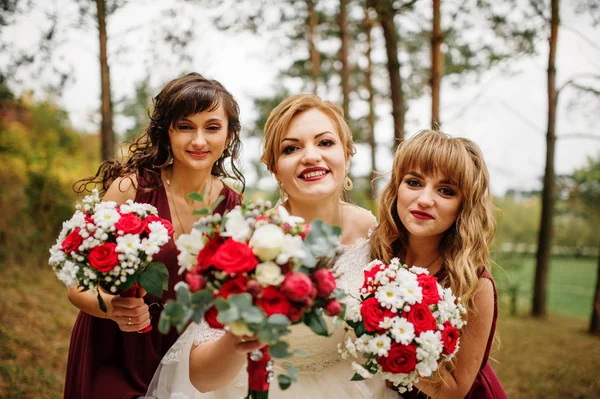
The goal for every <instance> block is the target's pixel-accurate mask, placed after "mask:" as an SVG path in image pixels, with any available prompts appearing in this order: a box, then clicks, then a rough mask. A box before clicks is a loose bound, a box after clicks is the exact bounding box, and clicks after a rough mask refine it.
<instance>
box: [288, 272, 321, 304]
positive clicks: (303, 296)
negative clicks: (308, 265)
mask: <svg viewBox="0 0 600 399" xmlns="http://www.w3.org/2000/svg"><path fill="white" fill-rule="evenodd" d="M281 291H282V292H283V293H284V294H285V295H286V296H287V297H288V298H289V299H290V300H291V301H294V302H305V301H306V300H307V299H310V297H311V296H312V293H313V292H315V293H316V289H315V287H314V285H313V282H312V280H311V279H310V277H308V276H307V275H306V274H304V273H289V274H288V275H287V276H286V277H285V280H283V283H282V284H281ZM313 299H314V297H313Z"/></svg>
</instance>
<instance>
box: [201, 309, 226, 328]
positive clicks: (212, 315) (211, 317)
mask: <svg viewBox="0 0 600 399" xmlns="http://www.w3.org/2000/svg"><path fill="white" fill-rule="evenodd" d="M218 315H219V311H218V310H217V308H216V307H214V306H211V307H210V308H208V310H207V311H206V312H205V313H204V320H206V323H207V324H208V325H209V326H210V328H223V324H221V323H219V322H218V321H217V316H218Z"/></svg>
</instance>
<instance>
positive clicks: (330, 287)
mask: <svg viewBox="0 0 600 399" xmlns="http://www.w3.org/2000/svg"><path fill="white" fill-rule="evenodd" d="M313 276H314V277H315V280H317V290H318V294H319V296H320V297H321V298H327V297H329V295H331V294H332V293H333V291H334V290H335V287H336V282H335V277H333V273H331V272H330V271H329V270H327V269H319V270H317V271H316V272H315V273H314V274H313Z"/></svg>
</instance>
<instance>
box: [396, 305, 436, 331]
mask: <svg viewBox="0 0 600 399" xmlns="http://www.w3.org/2000/svg"><path fill="white" fill-rule="evenodd" d="M403 315H404V317H406V320H408V321H409V322H410V323H411V324H412V325H413V326H414V327H415V334H417V335H419V334H420V333H422V332H425V331H430V330H435V329H436V328H437V323H436V321H435V317H433V314H432V313H431V310H430V309H429V306H427V305H425V304H423V303H415V304H414V305H412V306H411V308H410V311H409V312H408V313H407V312H404V313H403Z"/></svg>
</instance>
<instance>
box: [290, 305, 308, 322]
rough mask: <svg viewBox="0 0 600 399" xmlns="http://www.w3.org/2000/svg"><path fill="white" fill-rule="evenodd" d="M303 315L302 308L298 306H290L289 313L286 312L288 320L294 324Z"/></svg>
mask: <svg viewBox="0 0 600 399" xmlns="http://www.w3.org/2000/svg"><path fill="white" fill-rule="evenodd" d="M303 315H304V307H302V306H298V305H292V306H290V311H289V312H288V319H290V321H291V322H292V323H295V322H297V321H298V320H300V319H301V318H302V316H303Z"/></svg>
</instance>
